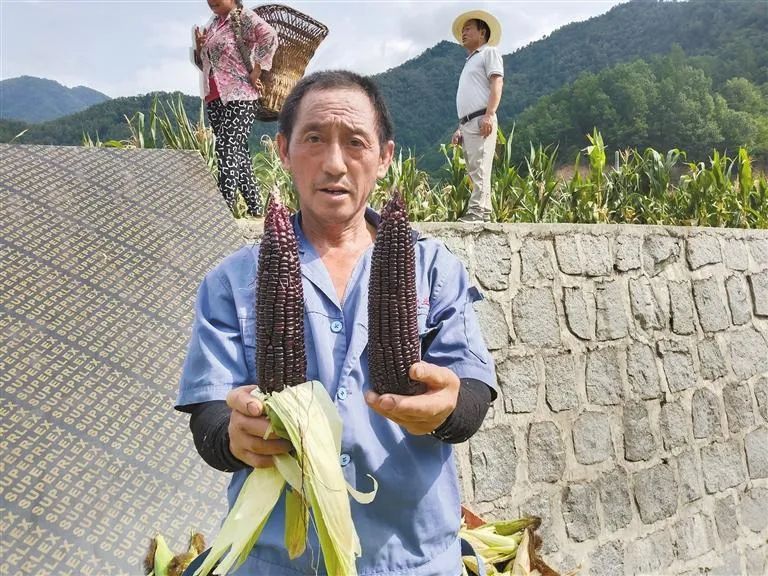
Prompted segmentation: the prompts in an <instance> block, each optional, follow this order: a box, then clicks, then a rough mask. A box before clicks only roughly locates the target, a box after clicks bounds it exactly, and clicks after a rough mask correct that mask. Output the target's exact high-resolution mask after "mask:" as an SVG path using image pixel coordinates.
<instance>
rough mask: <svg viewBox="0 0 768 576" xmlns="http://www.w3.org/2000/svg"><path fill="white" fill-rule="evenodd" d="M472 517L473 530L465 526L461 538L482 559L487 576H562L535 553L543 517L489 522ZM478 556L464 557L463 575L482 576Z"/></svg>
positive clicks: (462, 527) (461, 531)
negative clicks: (480, 575)
mask: <svg viewBox="0 0 768 576" xmlns="http://www.w3.org/2000/svg"><path fill="white" fill-rule="evenodd" d="M467 516H468V514H465V519H466V517H467ZM472 518H473V520H474V521H473V522H472V525H473V527H472V528H470V527H469V526H467V524H466V523H463V524H462V526H461V529H460V530H459V536H460V537H461V538H463V539H464V540H466V541H467V542H468V543H469V544H470V545H471V546H472V548H473V549H474V551H475V553H476V554H477V556H479V557H480V558H481V559H482V562H483V565H484V567H485V573H486V574H487V576H560V575H559V574H558V573H557V572H555V571H554V570H553V569H552V568H550V567H549V566H547V564H546V563H545V562H544V561H543V560H542V559H541V558H539V557H538V556H537V554H536V548H537V545H536V537H535V534H534V532H535V530H536V529H537V528H538V527H539V525H540V524H541V519H540V518H537V517H535V516H527V517H523V518H518V519H516V520H499V521H497V522H486V523H481V521H478V520H479V519H478V517H477V516H474V515H473V514H472ZM477 556H463V557H462V560H463V562H464V576H473V575H477V574H480V569H479V567H478V564H477V562H478V559H477Z"/></svg>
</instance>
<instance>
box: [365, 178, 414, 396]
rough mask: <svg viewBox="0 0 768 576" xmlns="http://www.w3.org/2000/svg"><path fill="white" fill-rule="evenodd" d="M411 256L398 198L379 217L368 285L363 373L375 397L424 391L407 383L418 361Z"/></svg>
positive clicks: (407, 226) (408, 233)
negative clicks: (366, 352)
mask: <svg viewBox="0 0 768 576" xmlns="http://www.w3.org/2000/svg"><path fill="white" fill-rule="evenodd" d="M416 304H417V303H416V254H415V251H414V246H413V237H412V232H411V226H410V224H409V223H408V214H407V213H406V210H405V206H404V204H403V199H402V196H400V193H399V192H398V191H397V190H395V191H394V193H393V194H392V198H391V199H390V200H389V202H387V204H386V206H384V209H383V210H382V211H381V223H380V224H379V229H378V231H377V232H376V242H375V243H374V246H373V255H372V257H371V278H370V281H369V285H368V370H369V372H370V374H371V380H372V384H373V389H374V390H375V391H376V392H377V393H379V394H385V393H393V394H403V395H413V394H419V393H421V392H423V390H424V385H423V384H422V383H420V382H415V381H413V380H411V379H410V378H409V377H408V369H409V368H410V367H411V365H412V364H414V363H416V362H418V361H419V359H420V357H421V347H420V346H421V345H420V342H419V326H418V321H417V316H416V314H417V311H416Z"/></svg>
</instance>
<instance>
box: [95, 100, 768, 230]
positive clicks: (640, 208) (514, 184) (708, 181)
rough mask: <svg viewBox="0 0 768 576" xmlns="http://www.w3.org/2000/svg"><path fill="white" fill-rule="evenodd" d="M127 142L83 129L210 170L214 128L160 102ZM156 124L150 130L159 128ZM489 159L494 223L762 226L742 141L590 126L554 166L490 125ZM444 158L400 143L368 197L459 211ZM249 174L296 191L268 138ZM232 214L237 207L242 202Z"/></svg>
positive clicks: (547, 156) (761, 186) (761, 180)
mask: <svg viewBox="0 0 768 576" xmlns="http://www.w3.org/2000/svg"><path fill="white" fill-rule="evenodd" d="M128 124H129V126H130V132H131V133H132V136H131V138H130V139H128V140H123V141H112V142H106V143H102V142H100V141H98V140H96V141H95V142H94V140H93V139H92V138H90V137H88V136H86V138H85V142H84V143H85V144H86V145H91V146H118V147H143V148H153V147H157V146H158V145H160V143H161V140H160V138H159V136H160V133H162V143H163V144H162V145H164V146H166V147H171V148H181V149H192V150H198V151H199V152H200V153H201V154H202V156H203V158H204V159H205V160H206V162H207V163H208V166H209V168H210V169H211V170H212V172H213V171H215V162H214V161H213V158H214V156H213V143H212V134H211V132H210V130H209V129H206V128H205V127H204V125H203V113H202V110H200V112H199V116H198V120H197V123H196V124H192V123H191V122H190V120H189V117H188V116H187V114H186V111H185V109H184V106H183V103H182V101H181V100H180V99H179V100H177V101H176V102H175V103H173V102H171V103H167V104H166V105H165V106H163V105H160V106H159V107H158V105H157V102H154V103H153V105H152V106H151V108H150V115H149V118H148V119H147V118H145V116H144V115H143V113H137V114H135V115H134V116H133V117H131V118H130V119H128ZM158 126H159V127H160V131H159V132H158V130H157V127H158ZM498 138H499V146H498V148H497V158H496V162H495V163H494V174H493V178H492V182H493V197H492V201H493V219H494V220H495V221H497V222H574V223H576V222H578V223H626V224H663V225H684V226H687V225H691V226H716V227H721V226H726V227H739V228H768V178H766V175H765V174H764V173H753V171H752V158H751V157H750V155H749V153H748V151H747V149H746V148H745V147H739V148H738V150H736V152H735V154H734V155H733V156H732V157H731V156H728V155H726V154H721V153H720V152H718V151H717V150H714V151H712V153H711V155H710V157H709V159H708V160H707V161H698V162H694V161H691V162H689V161H687V159H686V153H685V152H684V151H682V150H678V149H676V148H673V149H670V150H669V151H668V152H666V153H661V152H658V151H656V150H654V149H653V148H650V147H649V148H646V149H645V150H644V151H639V150H637V149H634V148H626V149H624V150H620V151H616V152H614V153H612V154H611V153H609V152H608V150H607V148H606V145H605V143H604V141H603V137H602V135H601V134H600V132H598V131H597V130H593V132H592V133H591V134H590V135H588V136H587V141H588V145H587V146H586V147H585V148H583V149H582V150H580V151H578V152H577V153H576V159H575V161H574V164H573V169H572V170H569V171H562V170H561V171H558V169H557V166H558V149H557V147H556V146H551V145H550V146H543V145H536V146H534V145H529V149H528V152H527V153H526V155H525V157H524V159H523V161H522V163H517V162H516V161H515V159H514V149H515V146H514V142H515V137H514V133H513V132H510V133H509V134H507V135H505V134H503V133H502V132H499V133H498ZM441 152H442V155H443V159H444V163H443V166H442V168H441V171H440V174H439V176H438V177H437V178H433V177H431V176H430V175H429V174H428V173H427V172H425V171H423V170H420V169H419V168H418V167H417V165H416V164H417V161H416V159H415V157H414V156H413V155H412V154H410V153H409V154H407V155H405V156H404V155H403V153H402V151H401V152H400V154H399V155H398V157H397V158H396V159H395V161H394V162H393V163H392V166H391V168H390V170H389V172H388V174H387V175H386V176H385V178H383V179H382V180H381V182H380V183H379V186H378V188H377V190H376V191H375V192H374V194H373V196H372V198H371V204H372V205H373V206H374V207H375V208H381V206H382V205H383V204H384V202H385V201H386V199H387V197H388V193H389V190H390V189H392V188H398V189H399V190H400V191H401V192H402V194H403V197H404V199H405V202H406V205H407V208H408V212H409V214H410V217H411V219H412V220H414V221H453V220H455V219H456V218H457V217H458V216H459V215H460V214H461V213H462V211H463V209H464V206H465V204H466V202H467V200H468V198H469V193H470V189H471V184H470V182H469V178H468V176H467V173H466V169H465V163H464V158H463V156H462V152H461V148H460V147H455V146H446V145H442V146H441ZM253 168H254V174H255V176H256V178H257V179H258V181H259V182H260V183H261V185H262V191H263V194H264V200H265V201H266V195H267V194H268V193H269V191H270V190H271V189H272V188H273V187H274V186H277V187H278V188H279V189H280V190H281V191H282V192H283V197H284V200H285V202H286V204H288V205H289V206H290V207H291V208H293V209H295V208H296V198H295V195H294V191H293V190H292V187H291V183H290V177H289V175H288V174H287V173H286V171H285V170H284V168H283V167H282V165H281V163H280V159H279V156H278V154H277V150H276V146H275V144H274V141H273V140H271V139H270V138H268V137H265V138H264V139H263V140H262V148H261V150H259V151H258V152H257V153H256V154H255V155H254V156H253ZM241 208H242V209H241V211H240V213H241V214H242V213H244V212H245V210H244V208H245V207H244V206H242V207H241Z"/></svg>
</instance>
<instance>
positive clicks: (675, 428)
mask: <svg viewBox="0 0 768 576" xmlns="http://www.w3.org/2000/svg"><path fill="white" fill-rule="evenodd" d="M690 421H691V419H690V416H689V415H688V413H687V411H686V409H685V407H684V406H683V404H682V403H681V402H667V403H665V404H662V405H661V415H660V417H659V427H660V428H661V439H662V442H663V443H664V449H665V450H672V449H673V448H679V447H681V446H685V445H686V444H687V442H688V428H689V423H690Z"/></svg>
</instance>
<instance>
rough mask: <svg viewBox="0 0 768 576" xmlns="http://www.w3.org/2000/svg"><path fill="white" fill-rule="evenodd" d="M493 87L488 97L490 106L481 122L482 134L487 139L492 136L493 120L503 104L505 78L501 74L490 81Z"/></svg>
mask: <svg viewBox="0 0 768 576" xmlns="http://www.w3.org/2000/svg"><path fill="white" fill-rule="evenodd" d="M489 82H490V85H491V93H490V95H489V96H488V105H487V106H486V107H485V115H484V116H483V119H482V120H481V121H480V133H481V134H482V135H483V136H485V137H487V136H490V134H491V131H492V130H493V119H494V117H495V116H496V111H497V110H498V109H499V103H500V102H501V91H502V88H503V87H504V78H503V77H502V76H501V75H500V74H494V75H493V76H491V79H490V80H489Z"/></svg>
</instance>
